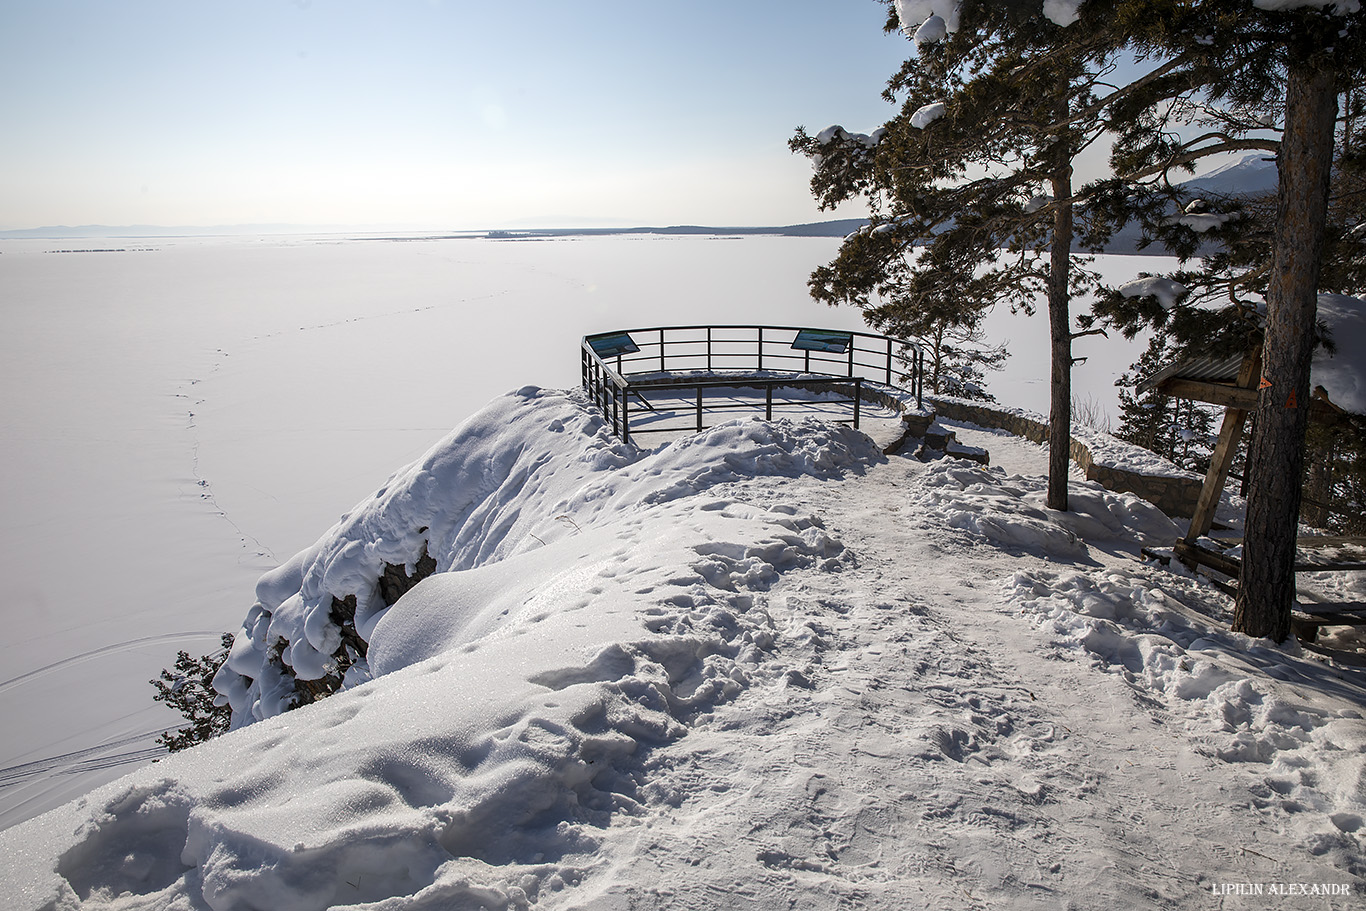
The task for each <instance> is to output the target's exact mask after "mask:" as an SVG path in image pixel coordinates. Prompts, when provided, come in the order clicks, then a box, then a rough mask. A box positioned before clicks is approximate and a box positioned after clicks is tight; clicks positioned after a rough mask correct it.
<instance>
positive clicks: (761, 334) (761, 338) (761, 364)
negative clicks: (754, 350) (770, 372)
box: [758, 326, 764, 370]
mask: <svg viewBox="0 0 1366 911" xmlns="http://www.w3.org/2000/svg"><path fill="white" fill-rule="evenodd" d="M758 328H759V369H760V370H763V369H764V327H763V326H759V327H758Z"/></svg>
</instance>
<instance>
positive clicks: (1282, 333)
mask: <svg viewBox="0 0 1366 911" xmlns="http://www.w3.org/2000/svg"><path fill="white" fill-rule="evenodd" d="M1336 117H1337V87H1336V85H1335V81H1334V77H1333V75H1332V73H1329V72H1323V71H1317V70H1312V69H1310V68H1308V67H1307V66H1305V65H1303V64H1301V65H1298V66H1296V65H1292V67H1291V69H1290V72H1289V81H1288V85H1287V87H1286V99H1285V137H1284V139H1283V140H1282V143H1281V153H1280V161H1279V165H1280V186H1279V189H1278V194H1277V203H1276V227H1275V252H1274V254H1273V260H1272V274H1271V282H1270V285H1269V286H1268V288H1267V294H1266V303H1267V320H1266V336H1265V340H1264V343H1263V346H1262V376H1263V377H1264V380H1265V382H1266V383H1267V384H1269V385H1266V386H1265V388H1263V389H1262V391H1261V394H1260V398H1259V400H1258V403H1257V411H1256V423H1255V425H1254V428H1255V429H1254V431H1253V435H1252V450H1251V453H1252V455H1251V460H1250V461H1251V465H1250V481H1251V484H1250V487H1249V496H1248V505H1247V527H1246V529H1245V537H1244V545H1243V566H1242V575H1241V578H1240V579H1239V585H1238V600H1237V604H1236V606H1235V608H1234V614H1233V628H1234V629H1235V630H1237V631H1239V632H1244V633H1247V634H1248V635H1250V636H1265V637H1268V638H1271V639H1274V640H1276V641H1278V642H1279V641H1280V640H1282V639H1284V638H1286V637H1287V636H1288V635H1290V611H1291V607H1292V604H1293V601H1294V597H1295V539H1296V536H1297V530H1298V518H1299V512H1300V494H1301V492H1300V483H1301V479H1302V478H1303V477H1304V438H1305V429H1306V427H1307V426H1308V423H1309V420H1308V418H1309V362H1310V359H1311V358H1312V356H1313V353H1314V344H1315V341H1316V340H1317V334H1316V332H1315V314H1316V310H1317V305H1318V278H1319V265H1320V262H1321V259H1322V253H1323V243H1324V225H1325V222H1326V220H1327V212H1328V182H1329V176H1330V172H1331V169H1332V162H1333V125H1334V120H1335V118H1336Z"/></svg>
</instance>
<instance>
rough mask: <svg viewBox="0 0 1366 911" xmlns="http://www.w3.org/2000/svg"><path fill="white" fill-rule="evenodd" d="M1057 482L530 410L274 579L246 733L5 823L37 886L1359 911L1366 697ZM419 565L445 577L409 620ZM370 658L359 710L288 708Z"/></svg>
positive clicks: (422, 463) (294, 910)
mask: <svg viewBox="0 0 1366 911" xmlns="http://www.w3.org/2000/svg"><path fill="white" fill-rule="evenodd" d="M962 432H964V433H968V434H971V433H972V431H970V430H966V429H963V430H962ZM983 436H986V435H985V434H983ZM990 445H991V448H992V450H993V452H994V454H995V455H997V456H998V457H1001V456H1004V460H1005V461H1007V462H1009V463H1010V464H1012V465H1014V466H1017V471H1018V469H1019V468H1020V467H1022V466H1025V465H1026V464H1032V463H1033V462H1037V463H1038V464H1039V465H1040V466H1041V465H1042V457H1041V455H1040V450H1039V449H1038V447H1034V446H1032V444H1028V443H1024V442H1020V441H1008V440H1006V439H1004V438H1001V437H997V436H992V437H991V438H990ZM1044 486H1045V481H1044V479H1043V478H1042V476H1041V471H1040V472H1038V473H1034V472H1032V471H1030V470H1026V471H1024V472H1023V473H1015V474H1009V473H1007V472H1006V471H1004V470H1003V469H1001V468H999V467H995V468H990V469H987V468H982V467H981V466H976V465H972V464H969V463H962V462H953V461H944V462H939V463H933V464H930V465H926V464H922V463H920V462H917V461H915V460H913V459H906V458H902V457H892V458H891V459H888V458H886V457H884V456H883V455H882V454H881V453H880V452H879V451H878V450H877V448H876V447H875V445H874V444H873V443H872V441H871V440H870V439H869V438H868V437H866V436H864V435H863V434H861V433H858V432H855V431H852V430H849V429H847V428H844V427H840V426H834V425H829V424H824V423H821V422H818V421H814V420H806V421H798V422H790V421H778V422H773V423H767V422H763V421H758V420H747V421H736V422H731V423H727V424H722V425H720V426H717V427H714V428H712V429H711V430H709V431H707V432H705V433H702V434H699V435H697V436H693V437H689V438H687V439H684V440H681V441H679V442H676V443H672V444H669V445H667V446H663V447H661V448H660V449H658V450H654V451H643V450H637V449H635V448H633V447H628V446H624V445H622V444H621V443H620V442H618V441H617V440H615V439H614V438H613V437H612V436H611V435H610V434H609V433H608V432H607V431H606V428H605V427H604V426H603V423H602V421H601V419H600V418H599V417H598V416H597V415H596V414H595V413H594V412H593V411H592V409H591V408H590V406H589V405H588V403H587V402H586V400H585V399H584V398H583V397H582V396H581V395H580V394H578V393H577V392H571V393H563V392H554V391H547V390H542V389H536V388H531V387H528V388H524V389H521V390H518V391H517V392H515V393H512V394H510V395H508V396H505V397H503V398H500V399H498V400H495V401H494V402H493V403H491V404H490V405H489V406H488V408H486V409H485V410H484V411H482V412H480V413H479V414H477V415H475V416H474V417H473V418H471V419H470V420H469V421H467V422H466V423H465V424H464V425H462V426H461V427H460V428H458V429H457V430H456V431H454V432H453V433H452V434H451V435H450V436H448V437H447V438H446V439H445V440H443V441H442V442H441V443H439V444H437V445H436V446H435V447H433V448H432V449H431V451H430V452H428V453H427V454H426V455H425V456H423V457H422V458H421V459H419V460H418V461H416V462H415V463H414V464H412V465H411V466H409V467H407V468H405V469H403V470H402V471H400V472H398V473H397V474H395V475H394V476H393V477H392V478H390V479H389V481H388V482H387V483H386V484H385V485H384V486H383V487H382V488H381V489H380V490H379V491H378V492H377V493H376V494H375V495H373V496H371V497H369V498H367V499H366V500H365V501H364V502H363V503H361V504H359V505H358V506H357V507H356V508H355V509H353V510H351V511H350V512H349V513H347V514H346V515H345V516H343V517H342V518H341V520H340V521H339V522H337V524H336V525H334V526H333V528H332V529H331V530H330V531H328V533H327V534H325V535H324V536H323V537H322V538H320V539H319V540H318V542H317V543H316V544H314V545H313V546H312V547H310V548H308V549H306V550H305V551H303V552H302V553H300V554H299V555H298V556H296V557H295V558H293V559H292V560H290V561H288V562H287V563H286V564H285V565H284V566H282V567H280V568H279V569H277V570H275V571H273V572H271V573H268V574H267V575H266V576H265V577H264V578H263V579H262V581H261V584H260V586H258V590H257V603H256V604H255V605H254V606H253V607H252V609H251V611H250V613H249V614H248V616H247V619H246V622H245V623H244V626H243V629H242V631H241V632H240V633H239V635H238V638H237V641H236V644H235V645H234V649H233V658H232V664H231V667H230V668H229V669H228V670H226V671H224V672H223V673H222V680H221V681H220V683H221V685H222V687H223V689H224V690H225V691H226V692H227V694H228V696H229V698H230V699H231V700H232V705H233V708H234V717H235V727H236V729H235V730H233V731H231V732H229V733H228V734H226V735H224V736H223V737H221V738H218V739H217V740H215V741H212V742H210V743H207V744H203V745H201V746H199V747H196V748H195V749H193V750H189V751H185V752H182V753H177V754H174V755H172V756H170V757H168V758H167V759H165V760H163V761H161V762H159V763H157V764H156V765H153V766H151V767H148V768H144V769H141V770H139V771H137V772H135V773H133V774H131V775H129V776H127V777H126V778H124V779H122V780H120V781H117V782H114V783H111V784H109V785H106V786H104V787H102V788H100V789H98V790H96V791H93V792H91V793H90V794H88V795H87V796H86V797H85V798H83V799H82V800H80V801H78V802H75V803H72V804H68V805H66V806H64V807H61V808H59V809H57V810H54V811H52V812H50V813H48V814H46V815H43V816H40V817H37V818H35V819H33V820H30V821H28V822H25V823H22V824H20V825H18V826H15V827H14V828H11V829H9V830H6V831H4V832H0V851H3V852H4V854H5V857H6V863H5V865H4V867H3V868H0V895H2V896H4V899H5V905H6V907H13V908H16V909H33V911H40V909H41V911H48V909H52V911H76V909H81V911H96V909H98V911H132V909H147V911H150V909H166V908H174V909H181V908H183V909H201V908H209V909H213V911H252V909H271V911H316V909H323V908H330V907H344V908H351V909H360V908H365V909H368V911H416V909H438V908H439V909H469V911H474V909H478V908H485V909H510V908H532V907H536V908H547V909H550V908H557V909H558V908H563V909H569V908H585V907H593V908H609V909H611V908H627V907H642V906H650V907H660V908H678V909H691V911H695V909H701V908H720V907H726V908H729V907H735V906H737V905H738V904H740V903H744V904H746V905H753V906H754V907H760V908H765V909H767V908H773V909H778V908H790V907H794V906H798V905H800V906H805V907H811V908H817V909H830V911H833V909H836V908H841V907H851V906H858V907H871V908H887V909H892V908H904V907H913V906H934V907H945V906H954V905H956V904H961V902H962V898H963V896H964V895H969V896H975V898H974V902H973V903H974V904H982V905H984V906H988V905H989V906H998V907H1033V906H1039V907H1054V906H1056V905H1057V904H1058V903H1059V902H1062V903H1066V904H1078V905H1080V904H1086V903H1088V902H1092V901H1094V898H1095V896H1096V895H1098V894H1103V895H1104V896H1105V902H1106V905H1107V907H1114V908H1119V909H1134V911H1137V909H1141V908H1150V907H1152V906H1153V904H1154V903H1158V904H1162V905H1163V906H1166V907H1173V908H1178V907H1179V908H1203V907H1207V906H1208V904H1209V897H1210V890H1211V888H1213V887H1215V886H1218V885H1219V884H1220V883H1224V882H1234V883H1245V882H1282V881H1286V880H1293V881H1294V882H1295V883H1312V884H1318V885H1321V886H1324V887H1331V889H1332V890H1335V891H1331V892H1325V893H1315V894H1325V895H1328V896H1330V900H1329V901H1328V902H1327V904H1326V907H1348V906H1349V905H1350V902H1351V901H1352V896H1351V895H1350V892H1351V890H1352V889H1354V888H1355V887H1356V884H1357V883H1359V882H1360V881H1361V878H1362V876H1363V874H1366V850H1364V847H1363V841H1366V822H1364V821H1363V819H1366V725H1363V723H1362V714H1361V711H1360V706H1361V703H1362V701H1363V696H1364V695H1366V682H1363V679H1362V674H1361V672H1360V670H1359V669H1353V668H1351V667H1347V666H1339V665H1336V664H1334V663H1332V662H1327V661H1320V660H1318V659H1317V658H1315V657H1314V656H1312V655H1306V654H1305V653H1303V652H1301V651H1300V650H1299V649H1298V648H1297V647H1296V646H1294V645H1293V644H1292V645H1290V646H1287V647H1284V648H1281V647H1277V646H1274V645H1272V644H1271V643H1258V642H1250V641H1247V640H1241V641H1240V637H1237V636H1234V635H1232V634H1229V633H1227V632H1226V631H1224V623H1223V621H1222V619H1221V618H1220V617H1219V608H1218V607H1217V606H1212V605H1217V604H1218V603H1220V602H1218V601H1217V600H1215V599H1217V598H1220V597H1222V596H1220V595H1218V594H1217V593H1215V592H1213V590H1212V589H1210V587H1209V586H1208V585H1207V584H1206V583H1204V582H1202V581H1201V580H1199V579H1195V578H1192V577H1189V576H1184V575H1180V574H1173V573H1170V572H1167V571H1165V570H1162V569H1160V568H1158V567H1155V566H1151V565H1146V564H1143V563H1140V562H1139V561H1138V560H1137V559H1135V555H1136V553H1137V546H1138V539H1139V538H1141V537H1144V536H1149V537H1153V538H1157V539H1162V538H1169V537H1170V536H1171V535H1173V533H1174V530H1175V529H1174V526H1173V525H1172V523H1171V522H1170V520H1169V519H1167V517H1166V516H1164V515H1163V514H1162V513H1161V512H1159V511H1158V510H1156V509H1155V508H1154V507H1152V506H1151V505H1149V504H1147V503H1145V502H1143V501H1141V500H1138V499H1136V498H1134V497H1131V496H1128V495H1123V494H1114V493H1111V492H1109V491H1105V490H1104V489H1102V488H1100V487H1099V486H1097V485H1094V484H1091V483H1089V482H1077V483H1074V485H1073V493H1072V498H1073V500H1074V502H1075V503H1076V508H1075V511H1074V512H1072V513H1067V514H1059V513H1056V512H1053V511H1050V510H1047V509H1046V508H1044V507H1043V505H1042V504H1043V491H1044ZM388 567H399V568H400V569H403V570H404V572H405V573H406V574H407V576H408V577H409V579H410V581H411V578H412V577H414V576H417V575H423V573H424V572H426V571H427V570H431V574H430V575H426V576H425V578H423V579H421V581H418V582H417V583H416V584H415V585H411V586H410V587H408V588H407V590H406V591H405V592H403V593H402V594H401V596H399V597H397V598H395V599H393V601H392V603H387V601H386V598H385V595H384V592H383V591H382V588H383V586H382V584H381V583H380V581H379V579H381V578H383V577H384V574H385V573H386V572H389V571H390V570H389V569H388ZM420 567H426V570H423V571H421V572H420V571H419V569H420ZM391 575H392V573H391ZM1344 584H1349V585H1361V582H1360V580H1355V581H1349V582H1346V583H1344ZM334 600H336V601H348V600H349V601H350V603H352V604H354V615H353V616H354V621H353V622H354V626H352V627H347V626H346V624H345V621H344V622H343V623H342V624H338V623H337V621H336V617H337V614H336V612H335V611H334ZM362 633H363V634H364V635H363V636H362V635H361V634H362ZM353 635H354V636H355V637H356V638H355V639H354V640H352V639H351V638H350V637H352V636H353ZM348 641H349V642H352V643H353V644H352V645H350V646H348V645H347V643H348ZM338 643H340V644H338ZM355 643H359V644H360V645H361V646H363V651H364V655H361V654H360V653H359V650H358V647H357V645H356V644H355ZM347 647H350V648H352V650H353V651H355V652H356V654H355V655H354V658H353V657H352V656H351V655H350V654H347V660H354V661H355V663H354V664H353V665H352V667H351V668H350V670H349V671H348V674H347V685H346V686H345V687H344V688H343V689H342V690H341V691H340V692H339V693H337V694H336V695H334V696H331V697H329V698H327V699H325V700H322V701H320V702H317V703H316V704H312V705H305V706H303V707H300V708H297V709H294V710H292V711H288V712H283V711H282V710H283V709H284V708H285V707H286V705H287V703H288V701H289V694H290V692H291V690H292V687H293V684H292V683H291V682H290V681H291V679H292V678H291V673H293V674H297V675H299V678H300V679H303V680H305V681H307V680H308V677H307V676H306V675H308V674H314V673H318V672H322V673H324V674H326V673H329V672H330V669H329V667H328V665H329V663H330V662H332V661H336V660H338V658H337V655H338V654H339V653H345V649H346V648H347ZM329 649H331V650H332V651H329ZM332 670H335V669H332ZM1117 820H1122V824H1116V821H1117ZM1244 847H1246V848H1247V850H1245V851H1244V850H1243V848H1244ZM1135 858H1137V860H1136V859H1135ZM1150 861H1151V862H1150ZM1158 861H1160V862H1158Z"/></svg>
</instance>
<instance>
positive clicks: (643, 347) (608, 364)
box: [579, 325, 925, 441]
mask: <svg viewBox="0 0 1366 911" xmlns="http://www.w3.org/2000/svg"><path fill="white" fill-rule="evenodd" d="M813 332H817V333H821V334H823V335H826V336H836V337H843V338H847V339H848V344H847V345H846V346H845V350H843V351H838V352H835V351H824V350H819V349H812V348H809V347H808V348H804V349H798V348H795V347H794V342H796V341H797V339H798V338H799V336H800V335H802V334H805V333H813ZM628 337H629V343H630V344H629V345H625V346H618V347H617V350H614V351H612V353H609V354H607V355H606V356H604V355H602V354H600V353H599V351H598V349H596V348H595V347H594V344H593V343H594V341H598V342H601V341H602V340H604V339H609V338H612V339H627V338H628ZM579 355H580V366H581V372H582V381H583V388H584V389H585V391H587V393H588V395H589V397H590V398H591V399H592V400H593V402H594V404H596V405H597V407H598V408H599V409H600V410H601V411H602V413H603V416H604V417H605V418H606V420H607V421H608V423H610V424H611V426H612V431H613V432H614V433H615V434H616V435H617V436H619V437H621V438H622V439H623V440H625V441H629V440H630V438H631V435H632V433H633V431H632V428H631V399H632V398H634V399H635V400H636V401H637V402H638V403H639V407H640V408H641V409H643V410H646V411H654V410H655V409H654V407H653V405H652V404H651V403H650V401H649V400H648V398H646V396H645V393H646V392H647V391H664V390H693V391H694V392H695V403H694V407H693V409H692V410H694V411H695V413H696V422H695V428H693V429H696V430H697V431H701V430H702V429H703V423H702V420H703V419H702V415H703V411H704V408H703V401H702V399H703V391H704V390H707V389H712V390H715V389H720V388H736V387H741V386H743V387H745V388H761V389H764V390H765V396H764V398H765V403H764V409H765V411H764V413H765V418H766V419H767V420H772V417H773V405H774V399H773V392H774V389H777V388H784V387H792V386H794V385H797V386H800V387H802V388H805V389H813V390H844V389H850V388H851V387H852V395H851V399H850V401H851V402H852V404H853V425H854V427H855V428H857V427H858V424H859V411H860V409H859V402H860V401H861V400H862V396H863V390H864V383H865V382H872V383H881V384H884V385H887V386H893V385H895V382H894V381H895V380H896V379H898V378H900V379H903V380H905V381H906V382H907V384H908V385H907V386H906V387H905V388H907V389H908V390H909V391H910V392H911V393H912V394H913V395H915V397H916V406H917V407H920V405H921V397H922V395H923V393H924V373H925V370H924V366H925V353H924V351H923V349H922V348H921V347H920V346H919V345H918V344H916V343H915V342H914V341H909V340H906V339H899V338H892V337H890V336H885V335H876V334H873V333H870V332H852V331H851V332H844V331H839V332H833V331H826V330H812V329H809V328H804V327H796V326H745V325H725V326H655V327H650V328H645V329H623V330H616V331H613V332H601V333H595V334H593V335H587V336H584V337H583V339H582V340H581V342H580V351H579ZM903 367H904V368H905V369H904V370H903V369H902V368H903ZM775 372H776V373H781V374H783V376H781V377H777V376H773V375H772V374H773V373H775ZM690 373H691V374H695V375H696V377H695V378H694V377H690V376H686V375H685V376H680V374H690ZM851 381H852V383H851ZM743 407H757V406H744V405H723V406H716V405H713V406H710V407H709V408H707V409H705V410H725V409H728V408H743ZM679 429H682V428H677V427H667V428H657V429H651V430H640V431H635V432H649V433H663V432H668V431H677V430H679Z"/></svg>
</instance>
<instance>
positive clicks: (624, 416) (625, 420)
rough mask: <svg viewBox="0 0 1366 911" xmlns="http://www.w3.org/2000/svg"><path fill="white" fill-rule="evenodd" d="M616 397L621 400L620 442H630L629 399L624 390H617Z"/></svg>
mask: <svg viewBox="0 0 1366 911" xmlns="http://www.w3.org/2000/svg"><path fill="white" fill-rule="evenodd" d="M617 396H618V397H619V398H620V399H621V441H622V442H623V443H629V442H631V397H630V396H629V395H627V394H626V390H624V389H618V390H617Z"/></svg>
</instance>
